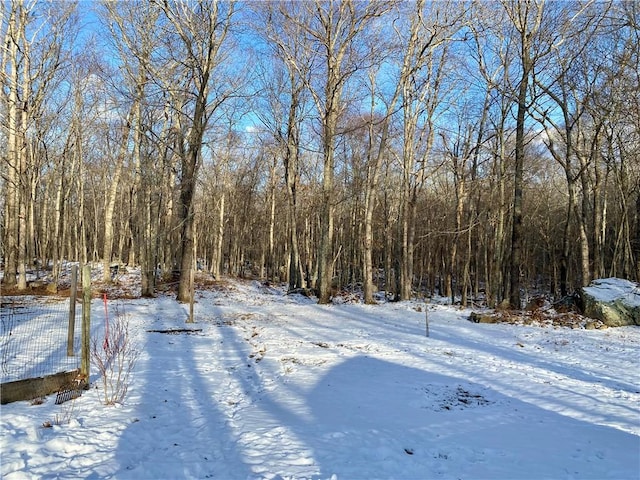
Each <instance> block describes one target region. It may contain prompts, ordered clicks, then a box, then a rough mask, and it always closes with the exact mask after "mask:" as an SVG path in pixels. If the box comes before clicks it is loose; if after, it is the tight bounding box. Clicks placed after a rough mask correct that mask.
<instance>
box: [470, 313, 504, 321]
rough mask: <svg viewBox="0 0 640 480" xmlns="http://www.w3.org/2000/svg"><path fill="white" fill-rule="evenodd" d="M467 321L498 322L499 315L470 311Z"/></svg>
mask: <svg viewBox="0 0 640 480" xmlns="http://www.w3.org/2000/svg"><path fill="white" fill-rule="evenodd" d="M469 321H471V322H473V323H498V322H499V321H500V316H499V315H496V314H494V313H479V312H471V315H470V316H469Z"/></svg>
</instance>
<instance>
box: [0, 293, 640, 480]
mask: <svg viewBox="0 0 640 480" xmlns="http://www.w3.org/2000/svg"><path fill="white" fill-rule="evenodd" d="M95 302H96V303H95V308H93V312H92V322H93V331H94V332H95V334H96V335H101V334H102V331H103V329H104V318H105V315H104V309H103V307H102V306H101V303H100V301H99V300H96V301H95ZM197 302H198V303H197V304H196V306H195V313H196V322H197V323H196V324H194V325H187V324H185V320H186V318H187V313H188V306H185V305H180V304H177V303H176V302H175V301H174V299H173V298H172V297H169V296H160V297H158V298H156V299H151V300H149V299H138V300H113V301H112V304H113V306H115V304H117V305H118V308H119V309H120V310H124V311H125V312H126V314H127V316H128V318H129V322H130V328H131V330H132V331H133V332H134V336H135V340H136V342H138V344H139V347H140V349H141V350H142V355H141V357H140V359H139V360H138V363H137V364H136V368H135V371H134V374H133V383H132V385H131V388H130V390H129V394H128V396H127V398H126V401H125V403H124V404H123V405H117V406H115V407H114V406H111V407H110V406H105V405H102V404H101V403H100V396H99V392H96V391H88V392H85V394H84V395H83V396H82V397H81V398H79V399H77V400H75V401H73V402H68V403H65V404H63V405H54V401H53V398H51V397H50V398H48V399H47V401H46V402H45V403H43V404H42V405H31V404H30V403H29V402H19V403H14V404H9V405H3V406H2V410H1V412H2V419H1V423H0V439H1V440H0V451H1V452H2V458H1V469H2V477H3V478H6V479H8V480H9V479H24V478H68V479H71V478H94V479H98V478H100V479H102V478H118V479H121V478H122V479H126V478H130V479H147V478H148V479H179V478H197V479H199V478H214V479H222V480H226V479H262V478H265V479H302V478H317V479H325V478H326V479H341V480H342V479H344V480H350V479H373V478H384V479H387V478H394V479H434V478H443V479H449V478H452V479H516V478H518V479H520V478H531V479H539V478H554V479H561V478H565V479H587V478H593V479H603V478H612V479H638V478H639V477H640V368H639V367H640V328H638V327H622V328H616V329H607V330H588V331H587V330H578V329H576V330H572V329H568V328H548V327H547V328H543V327H538V326H516V325H509V324H474V323H471V322H469V321H467V320H466V317H467V316H468V314H469V312H468V311H464V310H460V309H457V308H454V307H450V306H442V305H429V320H430V331H431V336H430V337H429V338H426V337H425V322H424V319H425V313H424V304H420V303H417V302H402V303H386V304H382V305H378V306H365V305H361V304H343V305H331V306H320V305H317V304H316V303H314V302H313V301H312V300H309V299H307V298H304V297H302V296H297V295H292V296H286V295H284V292H283V291H282V290H280V289H278V288H273V287H264V286H262V285H261V284H260V283H258V282H239V281H238V282H232V283H230V284H229V287H228V288H227V289H224V290H218V291H202V292H198V295H197ZM418 310H421V311H418ZM171 328H194V329H198V331H195V332H191V333H189V334H187V333H176V334H166V333H159V332H152V331H150V330H164V329H171ZM95 373H96V372H93V377H92V380H93V381H94V382H95V381H96V380H98V378H97V376H96V374H95ZM97 383H98V382H96V384H97ZM56 415H57V416H58V417H61V416H66V417H68V418H70V422H69V423H63V424H61V425H54V426H53V427H52V428H44V427H43V423H45V422H47V421H52V420H53V419H54V418H55V417H56Z"/></svg>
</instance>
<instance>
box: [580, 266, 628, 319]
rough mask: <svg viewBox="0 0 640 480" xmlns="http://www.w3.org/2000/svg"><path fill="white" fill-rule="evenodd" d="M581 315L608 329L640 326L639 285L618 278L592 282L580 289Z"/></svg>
mask: <svg viewBox="0 0 640 480" xmlns="http://www.w3.org/2000/svg"><path fill="white" fill-rule="evenodd" d="M580 300H581V303H582V311H583V314H584V315H585V316H587V317H590V318H593V319H596V320H600V321H602V322H603V323H604V324H605V325H607V326H609V327H621V326H624V325H640V285H638V284H637V283H635V282H631V281H629V280H623V279H620V278H603V279H598V280H594V281H593V282H591V284H589V286H588V287H583V288H581V289H580Z"/></svg>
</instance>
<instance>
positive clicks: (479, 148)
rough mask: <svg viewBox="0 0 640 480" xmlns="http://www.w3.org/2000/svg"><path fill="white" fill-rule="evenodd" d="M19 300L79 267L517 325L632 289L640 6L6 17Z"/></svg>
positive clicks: (202, 4) (146, 11)
mask: <svg viewBox="0 0 640 480" xmlns="http://www.w3.org/2000/svg"><path fill="white" fill-rule="evenodd" d="M0 20H1V30H0V37H1V38H2V49H1V51H0V62H1V72H2V74H1V77H0V81H1V83H2V96H1V97H0V115H1V116H0V120H1V131H0V157H1V160H0V173H1V180H0V182H1V188H2V194H1V196H0V215H1V218H0V224H1V226H2V235H1V242H2V243H1V246H0V250H1V252H0V253H1V256H2V262H3V273H4V275H3V278H2V288H3V290H7V289H13V290H27V289H28V288H29V285H28V275H27V274H28V273H29V272H32V271H34V270H35V269H41V268H44V267H47V268H49V267H50V268H52V269H53V270H52V274H53V276H54V278H56V277H57V275H58V274H59V273H60V269H61V266H62V262H63V260H64V261H76V262H82V263H87V262H101V263H103V264H104V266H105V268H104V269H103V271H104V276H105V278H104V281H105V282H109V281H111V277H110V268H109V267H111V266H112V265H123V266H124V265H127V266H139V267H140V270H141V273H142V295H144V296H153V295H154V294H155V292H156V286H157V283H158V282H160V281H161V280H163V279H165V280H166V279H167V278H169V277H171V278H172V279H173V280H174V281H175V282H177V290H178V293H177V298H178V300H181V301H184V300H186V299H187V298H188V295H189V281H188V280H189V276H190V272H192V271H193V270H194V269H201V270H204V271H207V272H210V273H211V274H212V275H214V276H216V277H219V276H221V275H230V276H242V277H249V276H250V277H252V278H259V279H263V280H265V281H267V280H268V281H274V282H287V283H288V286H289V289H291V290H296V289H313V290H314V291H315V293H316V294H317V296H318V300H319V302H320V303H328V302H329V301H330V299H331V296H332V295H333V294H334V293H335V292H336V290H339V289H345V288H358V289H361V291H362V293H363V297H364V301H365V302H367V303H373V302H374V301H375V296H374V294H375V293H376V292H378V291H380V290H384V291H385V292H386V293H387V294H388V295H389V296H390V297H393V298H395V299H398V300H403V299H408V298H410V297H411V296H412V295H416V294H424V295H432V294H439V295H444V296H448V297H451V298H456V299H458V300H459V301H461V302H462V304H467V303H469V302H471V301H476V300H478V299H483V301H485V302H486V303H487V304H488V305H489V306H497V305H499V304H504V305H510V306H511V307H513V308H520V307H521V306H522V305H523V302H524V299H525V298H527V297H528V296H529V295H530V294H531V292H538V293H543V294H546V295H549V296H551V297H554V298H559V297H561V296H565V295H567V294H571V293H572V292H573V291H575V290H576V289H577V288H579V287H581V286H584V285H586V284H588V283H589V282H590V281H591V280H592V279H594V278H602V277H610V276H616V277H622V278H627V279H629V280H633V281H636V282H637V281H640V214H639V212H640V196H639V192H640V160H639V159H640V3H638V2H635V1H597V2H594V1H591V0H589V1H586V0H577V1H551V0H547V1H545V0H521V1H517V0H494V1H447V0H438V1H427V0H408V1H400V0H379V1H352V0H344V1H337V0H328V1H324V0H322V1H321V0H302V1H253V2H252V1H246V2H232V1H216V0H144V1H142V0H141V1H136V0H132V1H98V0H96V1H92V2H71V1H45V0H37V1H36V0H7V1H3V2H2V3H1V4H0Z"/></svg>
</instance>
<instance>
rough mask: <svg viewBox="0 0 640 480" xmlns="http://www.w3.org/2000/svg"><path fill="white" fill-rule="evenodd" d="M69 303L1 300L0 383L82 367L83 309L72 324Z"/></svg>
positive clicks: (50, 299)
mask: <svg viewBox="0 0 640 480" xmlns="http://www.w3.org/2000/svg"><path fill="white" fill-rule="evenodd" d="M69 302H70V299H69V298H66V299H60V298H53V297H38V296H15V297H10V296H9V297H8V296H3V297H1V303H0V383H6V382H13V381H17V380H23V379H27V378H37V377H44V376H47V375H53V374H56V373H59V372H67V371H71V370H75V369H78V368H79V367H80V361H81V355H80V349H81V328H80V324H81V319H82V307H81V306H80V305H78V308H77V309H75V313H74V314H73V323H72V324H71V322H69V318H70V308H69V307H70V306H69ZM70 326H71V327H72V328H73V330H72V333H73V335H72V336H71V338H69V329H70ZM69 340H72V342H70V341H69ZM70 345H71V347H72V348H71V349H70V350H69V346H70ZM70 353H71V354H72V355H69V354H70Z"/></svg>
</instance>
